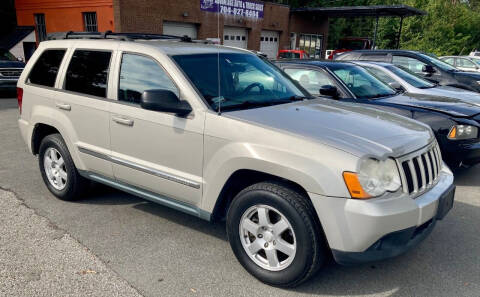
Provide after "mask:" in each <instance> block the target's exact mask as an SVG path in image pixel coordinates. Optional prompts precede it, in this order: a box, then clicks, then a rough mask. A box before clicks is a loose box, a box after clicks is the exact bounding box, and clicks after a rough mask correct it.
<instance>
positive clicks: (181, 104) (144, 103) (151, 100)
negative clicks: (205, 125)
mask: <svg viewBox="0 0 480 297" xmlns="http://www.w3.org/2000/svg"><path fill="white" fill-rule="evenodd" d="M140 106H141V107H142V108H143V109H148V110H154V111H163V112H171V113H174V114H176V115H178V116H186V115H188V114H189V113H191V112H192V107H191V106H190V104H188V102H187V101H182V100H180V99H179V98H178V97H177V95H176V94H175V93H174V92H172V91H170V90H145V91H144V92H143V94H142V97H141V98H140Z"/></svg>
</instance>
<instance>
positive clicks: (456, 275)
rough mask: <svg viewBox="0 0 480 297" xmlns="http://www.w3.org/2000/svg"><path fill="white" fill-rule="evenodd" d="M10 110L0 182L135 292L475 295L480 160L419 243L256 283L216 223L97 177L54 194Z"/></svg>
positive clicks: (479, 266)
mask: <svg viewBox="0 0 480 297" xmlns="http://www.w3.org/2000/svg"><path fill="white" fill-rule="evenodd" d="M17 117H18V110H17V103H16V100H15V99H0V187H1V188H2V189H6V190H9V191H11V192H13V193H15V194H16V195H17V197H18V198H19V199H21V200H22V201H24V203H25V204H26V205H27V206H28V207H30V208H32V209H33V210H35V212H36V213H37V214H39V215H41V216H43V217H45V218H47V219H48V220H49V221H50V222H51V223H52V224H54V225H56V226H57V227H58V228H59V229H60V230H62V232H65V233H67V234H69V235H71V236H72V237H73V238H74V239H76V240H78V241H79V242H80V243H81V244H82V245H83V246H84V247H85V248H87V249H88V250H90V251H91V252H92V253H93V254H95V255H96V256H98V257H99V258H100V259H101V260H102V261H103V262H104V263H105V264H106V265H107V267H108V268H110V269H111V270H113V271H114V272H116V273H117V274H118V275H119V276H120V277H121V278H123V279H124V280H125V281H126V282H128V283H129V284H130V285H131V286H133V287H134V288H136V289H137V290H138V292H140V293H141V294H143V295H145V296H308V295H315V296H475V297H478V296H480V252H479V251H480V179H479V174H480V166H476V167H473V168H469V169H462V170H460V171H459V172H457V173H456V185H457V192H456V203H455V206H454V209H453V210H452V211H451V212H450V213H449V214H448V215H447V217H446V218H445V219H444V220H443V221H441V222H439V223H438V224H437V226H436V229H435V230H434V231H433V233H432V234H431V235H430V237H428V238H427V239H426V240H425V241H424V242H423V243H422V244H421V245H420V246H419V247H417V248H415V249H414V250H412V251H410V252H409V253H407V254H405V255H402V256H400V257H397V258H395V259H391V260H387V261H383V262H379V263H372V264H368V265H360V266H354V267H342V266H339V265H336V264H334V263H332V262H331V261H330V263H328V264H327V265H326V267H325V268H324V269H323V270H322V271H321V272H320V273H319V274H318V275H317V276H316V277H314V278H313V279H312V280H311V281H309V282H307V283H306V284H304V285H302V286H300V287H298V288H296V289H291V290H284V289H278V288H273V287H270V286H267V285H264V284H262V283H260V282H259V281H258V280H256V279H255V278H253V277H252V276H250V275H249V274H248V273H247V272H246V271H245V270H244V269H243V268H242V267H241V265H240V264H239V263H238V262H237V260H236V259H235V257H234V255H233V253H232V251H231V249H230V247H229V244H228V242H227V239H226V233H225V230H224V227H225V226H224V225H223V224H210V223H208V222H205V221H202V220H200V219H197V218H195V217H192V216H189V215H186V214H183V213H180V212H177V211H175V210H172V209H168V208H166V207H163V206H159V205H156V204H154V203H151V202H148V201H144V200H142V199H139V198H136V197H134V196H131V195H128V194H125V193H122V192H119V191H116V190H112V189H109V188H106V187H103V186H95V187H94V188H93V189H92V193H91V194H90V197H89V198H88V199H86V200H82V201H79V202H75V203H71V202H70V203H69V202H63V201H60V200H57V199H55V198H54V197H53V196H52V195H51V194H50V193H49V192H48V190H47V189H46V187H45V186H44V184H43V181H42V179H41V176H40V174H39V171H38V164H37V159H36V158H35V157H34V156H32V155H30V154H29V153H28V152H27V151H26V146H25V144H24V143H23V140H22V139H21V137H20V133H19V130H18V127H17V122H16V120H17ZM3 228H5V226H0V236H1V234H2V229H3ZM0 272H1V271H0ZM1 280H2V277H0V282H1ZM1 285H2V284H1V283H0V286H1ZM11 294H12V295H15V293H14V292H12V293H11Z"/></svg>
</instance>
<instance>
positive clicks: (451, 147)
mask: <svg viewBox="0 0 480 297" xmlns="http://www.w3.org/2000/svg"><path fill="white" fill-rule="evenodd" d="M275 64H276V65H277V66H278V67H280V68H281V69H282V70H283V71H285V72H286V73H287V74H288V75H290V77H292V78H293V79H295V80H297V81H298V82H299V84H300V85H301V86H302V87H303V88H305V89H306V90H307V91H308V92H310V93H311V94H312V95H317V96H323V97H329V98H331V99H336V100H341V101H345V102H355V103H363V104H370V105H373V106H375V108H377V109H382V110H386V111H390V112H393V113H397V114H400V115H403V116H406V117H409V118H413V119H415V120H418V121H420V122H423V123H425V124H427V125H429V126H430V127H431V128H432V130H433V132H434V133H435V136H436V138H437V140H438V142H439V144H440V148H441V151H442V154H443V159H444V161H445V162H446V163H447V164H448V165H449V166H450V167H451V168H457V167H459V166H460V165H462V164H463V165H473V164H476V163H480V139H479V130H480V102H478V103H475V102H472V101H468V100H466V99H462V98H451V97H438V96H430V95H419V94H409V93H402V92H401V91H398V90H394V89H392V88H391V87H390V86H388V85H386V84H384V83H383V82H381V81H380V80H378V79H377V78H376V77H375V76H373V75H372V74H370V73H369V72H368V71H367V70H365V69H364V68H362V67H360V66H358V65H355V64H353V63H348V62H329V61H328V62H327V61H315V60H294V61H284V60H281V61H277V62H275ZM379 129H381V127H379Z"/></svg>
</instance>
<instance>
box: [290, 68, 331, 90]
mask: <svg viewBox="0 0 480 297" xmlns="http://www.w3.org/2000/svg"><path fill="white" fill-rule="evenodd" d="M284 71H285V72H286V73H287V74H288V75H290V77H291V78H293V79H294V80H296V81H298V82H299V83H300V85H301V86H302V87H304V88H305V89H306V90H307V91H308V92H310V93H311V94H315V95H318V94H320V87H322V86H336V85H335V82H334V81H333V80H332V79H331V78H330V77H328V75H327V74H326V73H325V72H323V71H317V70H312V69H298V68H297V69H295V68H286V69H284Z"/></svg>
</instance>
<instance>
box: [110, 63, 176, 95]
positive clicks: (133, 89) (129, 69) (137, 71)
mask: <svg viewBox="0 0 480 297" xmlns="http://www.w3.org/2000/svg"><path fill="white" fill-rule="evenodd" d="M159 89H161V90H169V91H172V92H174V93H175V94H176V95H177V96H179V93H178V90H177V88H176V86H175V84H174V83H173V82H172V80H171V79H170V77H169V76H168V75H167V73H166V72H165V70H163V68H162V67H161V66H160V65H159V64H158V63H157V62H156V61H155V60H153V59H151V58H148V57H145V56H140V55H134V54H124V55H123V57H122V66H121V69H120V82H119V87H118V100H120V101H127V102H131V103H140V98H141V96H142V93H143V92H144V91H145V90H159Z"/></svg>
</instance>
